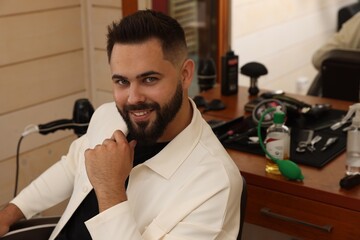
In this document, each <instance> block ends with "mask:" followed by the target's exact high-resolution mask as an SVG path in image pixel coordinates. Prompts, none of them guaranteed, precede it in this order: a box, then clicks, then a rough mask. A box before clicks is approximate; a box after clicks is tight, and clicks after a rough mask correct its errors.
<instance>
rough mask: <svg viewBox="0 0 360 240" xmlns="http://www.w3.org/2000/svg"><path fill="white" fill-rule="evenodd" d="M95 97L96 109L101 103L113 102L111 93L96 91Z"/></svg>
mask: <svg viewBox="0 0 360 240" xmlns="http://www.w3.org/2000/svg"><path fill="white" fill-rule="evenodd" d="M95 97H96V106H97V107H99V106H100V105H101V104H103V103H107V102H113V101H114V97H113V94H112V92H107V91H97V92H96V96H95Z"/></svg>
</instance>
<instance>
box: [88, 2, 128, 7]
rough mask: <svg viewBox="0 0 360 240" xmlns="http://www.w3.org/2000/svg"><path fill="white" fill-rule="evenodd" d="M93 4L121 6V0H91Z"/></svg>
mask: <svg viewBox="0 0 360 240" xmlns="http://www.w3.org/2000/svg"><path fill="white" fill-rule="evenodd" d="M92 5H93V6H104V7H116V8H121V7H122V6H121V0H92Z"/></svg>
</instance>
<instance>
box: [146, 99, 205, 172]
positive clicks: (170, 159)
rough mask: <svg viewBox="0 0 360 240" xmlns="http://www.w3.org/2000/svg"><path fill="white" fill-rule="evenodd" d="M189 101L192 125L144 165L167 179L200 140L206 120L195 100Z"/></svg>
mask: <svg viewBox="0 0 360 240" xmlns="http://www.w3.org/2000/svg"><path fill="white" fill-rule="evenodd" d="M189 101H190V103H191V105H192V109H193V116H192V120H191V122H190V124H189V125H188V126H187V127H186V128H185V129H184V130H183V131H182V132H180V133H179V134H178V135H177V136H176V137H175V138H174V139H173V140H172V141H171V142H169V143H168V145H167V146H166V147H165V148H164V149H163V150H161V151H160V152H159V153H158V154H156V155H155V156H154V157H152V158H150V159H149V160H148V161H146V162H145V163H144V165H146V166H148V167H149V168H150V169H152V170H153V171H154V172H156V173H158V174H159V175H161V176H163V177H164V178H166V179H169V178H170V177H171V176H172V175H173V174H174V173H175V171H176V170H177V169H178V167H179V166H180V165H181V164H182V163H183V162H184V161H185V159H186V158H187V157H188V156H189V155H190V153H191V152H192V151H193V149H194V148H195V146H196V145H197V143H198V142H199V140H200V136H201V133H202V121H204V120H203V118H202V116H201V113H200V111H199V110H198V109H197V107H196V105H195V103H194V102H193V100H192V99H190V98H189Z"/></svg>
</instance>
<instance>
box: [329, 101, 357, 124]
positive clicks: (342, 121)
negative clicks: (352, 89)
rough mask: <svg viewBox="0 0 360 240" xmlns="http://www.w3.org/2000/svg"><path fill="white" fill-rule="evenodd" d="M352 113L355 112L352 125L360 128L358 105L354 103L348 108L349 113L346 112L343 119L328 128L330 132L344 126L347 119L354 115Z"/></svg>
mask: <svg viewBox="0 0 360 240" xmlns="http://www.w3.org/2000/svg"><path fill="white" fill-rule="evenodd" d="M354 112H355V117H354V118H353V119H352V123H353V124H354V125H356V126H358V127H360V103H355V104H353V105H351V106H350V107H349V111H348V112H347V114H346V115H345V117H344V118H343V119H342V120H341V121H340V122H337V123H335V124H334V125H332V126H331V127H330V128H331V129H332V130H336V129H338V128H340V127H341V126H342V125H344V124H345V123H347V122H348V121H349V119H350V118H351V116H352V115H353V114H354Z"/></svg>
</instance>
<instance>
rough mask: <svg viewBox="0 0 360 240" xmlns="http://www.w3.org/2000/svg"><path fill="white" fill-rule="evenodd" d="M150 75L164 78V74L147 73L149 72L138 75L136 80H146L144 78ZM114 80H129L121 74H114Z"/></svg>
mask: <svg viewBox="0 0 360 240" xmlns="http://www.w3.org/2000/svg"><path fill="white" fill-rule="evenodd" d="M150 75H161V76H162V74H161V73H159V72H155V71H147V72H144V73H141V74H139V75H137V76H136V78H138V79H139V78H144V77H147V76H150ZM112 79H113V80H114V79H116V80H118V79H122V80H128V78H127V77H125V76H123V75H120V74H113V75H112Z"/></svg>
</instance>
